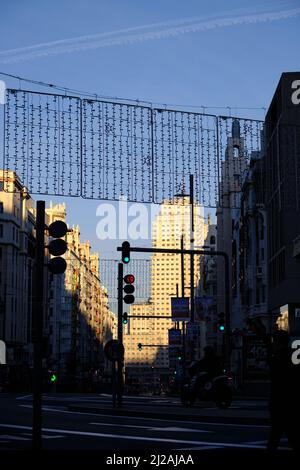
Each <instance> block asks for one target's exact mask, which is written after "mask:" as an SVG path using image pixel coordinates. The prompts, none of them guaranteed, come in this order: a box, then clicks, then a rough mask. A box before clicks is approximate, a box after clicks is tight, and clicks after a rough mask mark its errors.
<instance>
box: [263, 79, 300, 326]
mask: <svg viewBox="0 0 300 470" xmlns="http://www.w3.org/2000/svg"><path fill="white" fill-rule="evenodd" d="M265 172H266V198H265V203H266V212H267V225H268V279H269V283H268V307H269V311H270V313H271V315H272V318H273V320H275V319H276V318H280V314H281V321H282V324H284V325H285V327H286V329H288V330H289V332H290V334H291V335H297V334H299V333H300V318H299V317H298V310H297V308H300V242H299V240H300V72H291V73H283V74H282V76H281V78H280V81H279V83H278V86H277V89H276V91H275V94H274V97H273V99H272V102H271V105H270V107H269V109H268V112H267V115H266V123H265ZM299 313H300V310H299ZM283 316H284V317H285V318H283ZM299 316H300V315H299Z"/></svg>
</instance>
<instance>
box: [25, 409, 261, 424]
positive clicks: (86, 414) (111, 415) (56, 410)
mask: <svg viewBox="0 0 300 470" xmlns="http://www.w3.org/2000/svg"><path fill="white" fill-rule="evenodd" d="M19 406H21V407H23V408H32V405H19ZM43 410H44V411H52V412H53V411H54V412H55V413H67V414H77V415H85V416H98V417H99V416H105V417H107V418H120V419H132V418H134V419H135V420H143V421H160V422H166V423H170V421H175V422H180V423H184V424H198V425H200V426H203V425H205V426H222V427H224V426H227V427H228V426H229V427H237V428H258V429H260V428H261V429H269V427H270V426H268V425H265V424H235V423H219V422H217V423H214V422H211V421H210V422H209V421H186V420H183V419H180V418H178V419H175V420H173V419H162V418H147V417H140V416H134V417H133V416H121V415H113V414H106V413H87V412H84V411H69V410H61V409H59V408H52V407H43Z"/></svg>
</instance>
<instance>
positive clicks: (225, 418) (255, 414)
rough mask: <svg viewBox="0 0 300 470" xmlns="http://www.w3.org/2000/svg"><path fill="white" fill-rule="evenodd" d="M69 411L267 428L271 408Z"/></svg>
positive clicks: (82, 407)
mask: <svg viewBox="0 0 300 470" xmlns="http://www.w3.org/2000/svg"><path fill="white" fill-rule="evenodd" d="M68 410H69V411H76V412H83V413H95V414H107V415H112V416H114V415H115V416H131V417H144V418H158V419H159V418H161V419H169V420H186V421H195V420H196V421H205V422H212V423H217V422H218V423H219V422H221V423H232V424H249V425H250V424H251V425H261V426H267V425H268V424H269V413H268V409H267V404H266V403H263V402H261V404H259V405H257V406H255V407H254V406H248V407H245V408H241V407H239V406H237V405H235V403H234V402H233V405H232V407H231V408H229V409H227V410H222V409H219V408H216V407H215V405H214V404H213V403H212V404H207V403H206V404H205V407H204V405H203V404H199V405H195V406H193V407H189V408H187V407H183V406H182V405H181V404H178V405H175V406H174V405H173V406H170V405H167V406H166V405H165V404H156V405H155V406H153V405H152V406H151V405H145V404H144V405H139V404H138V405H132V404H129V403H126V400H124V401H123V407H122V408H113V407H112V404H107V405H96V404H72V405H69V406H68Z"/></svg>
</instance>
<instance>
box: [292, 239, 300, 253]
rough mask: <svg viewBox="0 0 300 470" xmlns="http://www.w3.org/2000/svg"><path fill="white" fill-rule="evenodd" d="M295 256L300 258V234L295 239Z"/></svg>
mask: <svg viewBox="0 0 300 470" xmlns="http://www.w3.org/2000/svg"><path fill="white" fill-rule="evenodd" d="M293 258H297V259H300V235H298V237H296V238H295V239H294V241H293Z"/></svg>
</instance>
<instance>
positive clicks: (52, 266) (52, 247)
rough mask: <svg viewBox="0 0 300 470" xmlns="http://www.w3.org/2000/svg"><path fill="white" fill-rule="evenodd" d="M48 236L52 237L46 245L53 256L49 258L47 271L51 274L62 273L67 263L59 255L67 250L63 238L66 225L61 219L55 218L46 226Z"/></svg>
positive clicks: (66, 228)
mask: <svg viewBox="0 0 300 470" xmlns="http://www.w3.org/2000/svg"><path fill="white" fill-rule="evenodd" d="M48 231H49V236H50V237H52V240H51V241H50V243H49V245H48V250H49V253H50V254H51V255H53V256H54V258H51V259H50V261H49V263H48V268H49V271H50V272H51V273H52V274H62V273H64V272H65V270H66V268H67V263H66V260H65V259H64V258H62V257H61V255H63V254H64V253H65V252H66V251H67V243H66V242H65V240H63V238H62V237H64V236H65V235H66V233H67V231H68V227H67V225H66V224H65V222H63V221H62V220H55V221H54V222H52V224H50V225H49V227H48Z"/></svg>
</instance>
